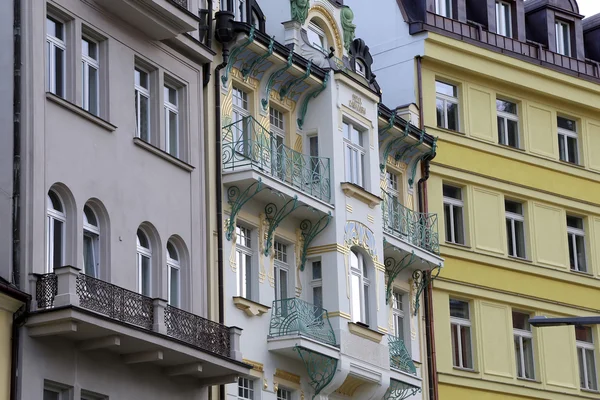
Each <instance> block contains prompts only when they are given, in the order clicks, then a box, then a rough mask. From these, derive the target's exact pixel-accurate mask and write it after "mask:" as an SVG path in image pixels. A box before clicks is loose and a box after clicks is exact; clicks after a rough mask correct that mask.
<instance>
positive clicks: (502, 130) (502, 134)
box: [498, 117, 508, 145]
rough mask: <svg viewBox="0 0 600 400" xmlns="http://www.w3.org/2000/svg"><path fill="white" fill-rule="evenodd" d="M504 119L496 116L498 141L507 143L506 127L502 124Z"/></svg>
mask: <svg viewBox="0 0 600 400" xmlns="http://www.w3.org/2000/svg"><path fill="white" fill-rule="evenodd" d="M504 122H505V119H504V118H503V117H498V143H500V144H504V145H507V144H508V143H507V142H506V127H505V125H504Z"/></svg>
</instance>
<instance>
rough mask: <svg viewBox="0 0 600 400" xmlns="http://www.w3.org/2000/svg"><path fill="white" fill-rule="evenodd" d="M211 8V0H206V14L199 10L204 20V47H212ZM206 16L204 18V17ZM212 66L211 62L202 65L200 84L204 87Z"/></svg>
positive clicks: (208, 79)
mask: <svg viewBox="0 0 600 400" xmlns="http://www.w3.org/2000/svg"><path fill="white" fill-rule="evenodd" d="M212 9H213V2H212V0H206V11H205V12H206V15H202V14H203V11H204V10H200V15H201V18H202V20H203V21H206V25H207V26H206V32H205V33H204V34H205V35H206V37H205V38H204V39H205V40H204V41H205V44H206V47H208V48H209V49H212V29H211V28H212ZM205 18H206V19H205ZM211 68H212V63H207V64H204V65H203V66H202V75H203V76H202V85H203V86H204V87H206V86H208V83H209V82H210V70H211Z"/></svg>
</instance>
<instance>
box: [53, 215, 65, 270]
mask: <svg viewBox="0 0 600 400" xmlns="http://www.w3.org/2000/svg"><path fill="white" fill-rule="evenodd" d="M53 222H54V224H53V225H54V232H53V240H54V242H53V244H54V247H53V248H52V251H53V255H54V259H53V260H52V265H53V267H54V268H56V267H61V266H62V263H63V223H62V221H58V220H53Z"/></svg>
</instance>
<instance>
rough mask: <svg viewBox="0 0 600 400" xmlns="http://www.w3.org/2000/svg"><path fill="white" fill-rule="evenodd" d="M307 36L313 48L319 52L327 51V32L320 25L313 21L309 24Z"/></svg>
mask: <svg viewBox="0 0 600 400" xmlns="http://www.w3.org/2000/svg"><path fill="white" fill-rule="evenodd" d="M306 34H307V36H308V42H309V43H310V44H311V46H313V47H316V48H317V49H319V50H323V51H327V50H326V49H327V37H326V36H325V31H323V29H321V27H320V26H319V25H317V24H316V23H314V22H312V21H311V22H309V23H308V29H307V30H306Z"/></svg>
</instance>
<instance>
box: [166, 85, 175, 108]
mask: <svg viewBox="0 0 600 400" xmlns="http://www.w3.org/2000/svg"><path fill="white" fill-rule="evenodd" d="M164 95H165V100H166V101H168V102H169V103H171V104H174V105H177V90H176V89H173V88H172V87H169V86H165V92H164Z"/></svg>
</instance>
